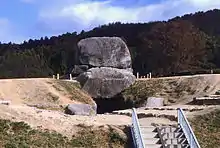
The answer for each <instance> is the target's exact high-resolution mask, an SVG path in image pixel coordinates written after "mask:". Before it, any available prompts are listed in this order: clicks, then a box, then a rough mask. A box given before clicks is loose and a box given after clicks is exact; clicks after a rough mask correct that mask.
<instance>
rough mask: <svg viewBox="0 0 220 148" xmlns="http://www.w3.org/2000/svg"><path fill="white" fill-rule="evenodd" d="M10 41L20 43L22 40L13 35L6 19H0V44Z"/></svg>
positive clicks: (9, 23) (13, 32) (10, 25)
mask: <svg viewBox="0 0 220 148" xmlns="http://www.w3.org/2000/svg"><path fill="white" fill-rule="evenodd" d="M10 41H13V42H14V43H20V42H22V41H23V38H22V37H21V36H20V35H18V34H16V33H15V30H14V28H13V25H12V24H11V22H10V21H9V20H8V19H7V18H0V42H2V43H8V42H10Z"/></svg>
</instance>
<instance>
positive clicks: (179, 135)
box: [140, 125, 189, 148]
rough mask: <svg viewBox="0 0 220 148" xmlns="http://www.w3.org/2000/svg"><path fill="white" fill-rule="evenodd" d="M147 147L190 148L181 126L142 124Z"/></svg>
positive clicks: (142, 132) (141, 127)
mask: <svg viewBox="0 0 220 148" xmlns="http://www.w3.org/2000/svg"><path fill="white" fill-rule="evenodd" d="M140 129H141V134H142V137H143V141H144V144H145V147H146V148H189V145H188V142H187V139H186V137H185V135H184V133H183V131H182V129H181V128H180V127H178V126H177V127H173V126H169V125H168V126H158V127H155V126H140Z"/></svg>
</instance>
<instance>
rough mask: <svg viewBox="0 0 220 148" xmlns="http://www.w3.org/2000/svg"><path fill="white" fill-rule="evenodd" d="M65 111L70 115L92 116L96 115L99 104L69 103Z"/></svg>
mask: <svg viewBox="0 0 220 148" xmlns="http://www.w3.org/2000/svg"><path fill="white" fill-rule="evenodd" d="M65 113H66V114H69V115H84V116H92V115H96V113H97V106H96V105H93V106H92V105H89V104H69V105H68V106H67V107H66V110H65Z"/></svg>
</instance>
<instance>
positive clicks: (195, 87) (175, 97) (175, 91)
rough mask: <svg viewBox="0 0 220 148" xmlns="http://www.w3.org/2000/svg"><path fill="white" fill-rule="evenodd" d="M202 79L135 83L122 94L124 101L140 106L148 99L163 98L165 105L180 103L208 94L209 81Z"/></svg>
mask: <svg viewBox="0 0 220 148" xmlns="http://www.w3.org/2000/svg"><path fill="white" fill-rule="evenodd" d="M206 79H207V78H206V77H205V76H204V77H199V76H198V77H188V78H184V77H183V78H181V77H180V78H172V77H171V78H166V79H150V80H139V81H136V82H135V83H134V84H133V85H132V86H130V87H129V88H128V89H126V90H125V91H124V92H122V95H123V97H124V98H125V99H127V100H131V101H133V103H134V104H137V105H138V104H142V103H143V102H144V101H146V100H147V98H148V97H163V98H164V99H165V103H166V104H168V105H169V104H173V103H180V102H181V101H184V100H189V99H193V97H196V96H203V95H205V94H208V92H206V91H207V89H211V88H209V87H210V84H207V83H208V82H209V79H207V80H206Z"/></svg>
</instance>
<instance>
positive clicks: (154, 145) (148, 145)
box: [145, 144, 162, 148]
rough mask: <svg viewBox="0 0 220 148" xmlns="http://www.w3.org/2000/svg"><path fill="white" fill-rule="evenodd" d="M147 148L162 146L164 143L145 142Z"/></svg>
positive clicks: (160, 147)
mask: <svg viewBox="0 0 220 148" xmlns="http://www.w3.org/2000/svg"><path fill="white" fill-rule="evenodd" d="M145 147H146V148H162V144H145Z"/></svg>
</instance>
